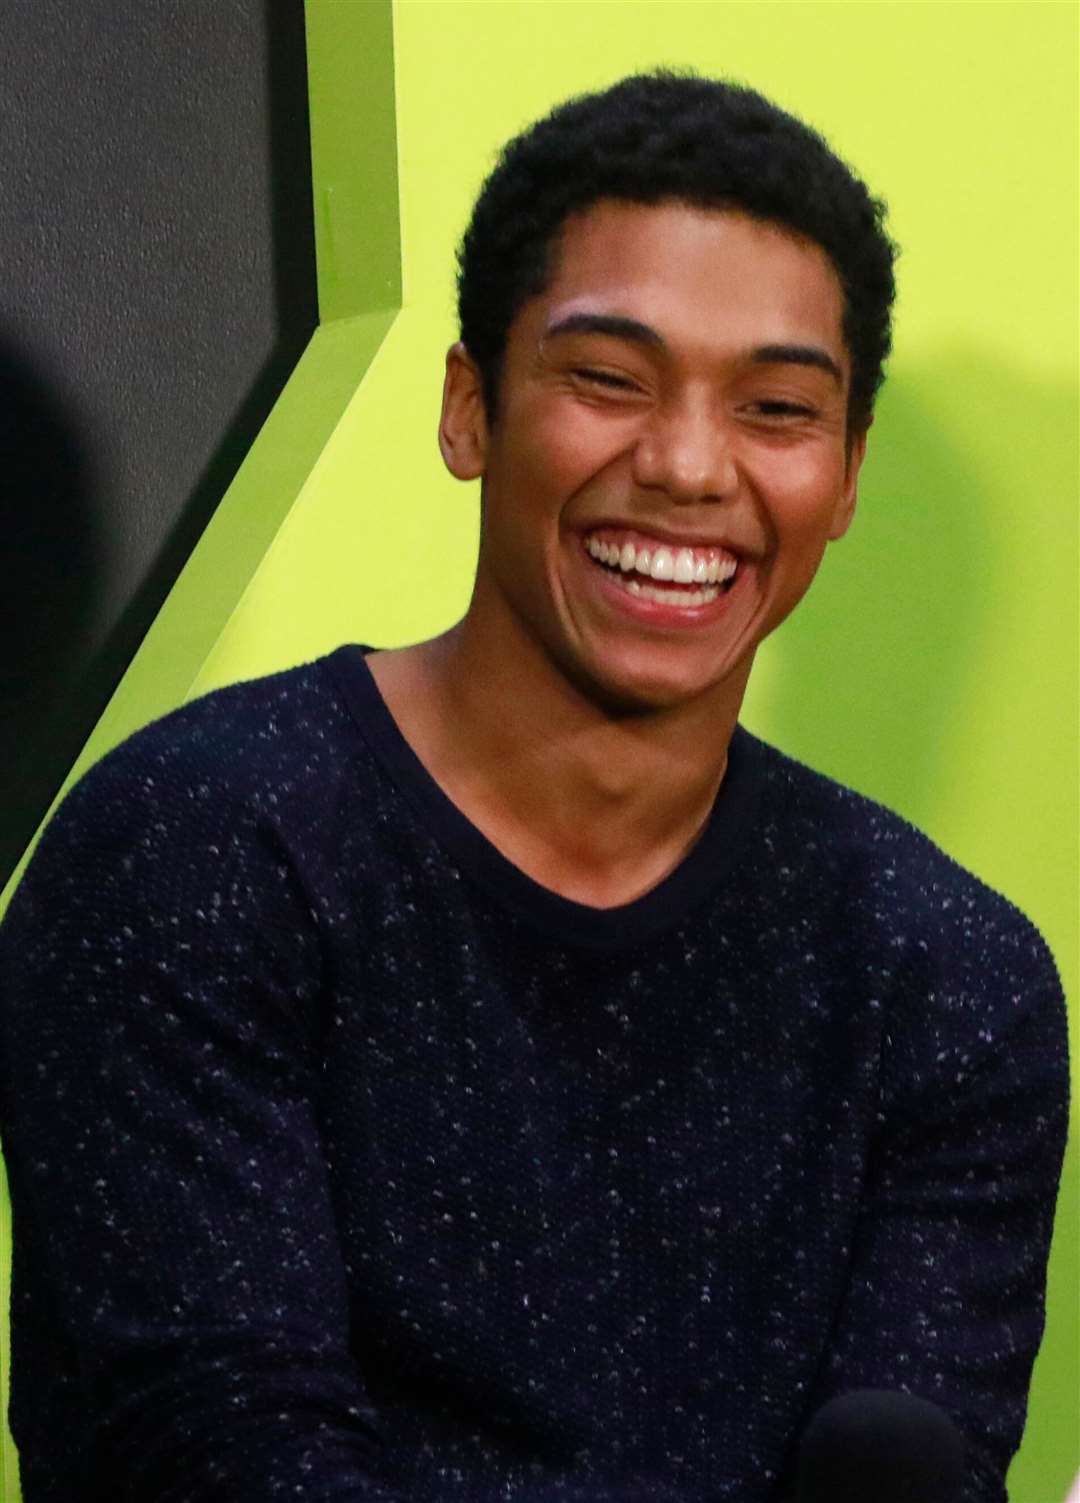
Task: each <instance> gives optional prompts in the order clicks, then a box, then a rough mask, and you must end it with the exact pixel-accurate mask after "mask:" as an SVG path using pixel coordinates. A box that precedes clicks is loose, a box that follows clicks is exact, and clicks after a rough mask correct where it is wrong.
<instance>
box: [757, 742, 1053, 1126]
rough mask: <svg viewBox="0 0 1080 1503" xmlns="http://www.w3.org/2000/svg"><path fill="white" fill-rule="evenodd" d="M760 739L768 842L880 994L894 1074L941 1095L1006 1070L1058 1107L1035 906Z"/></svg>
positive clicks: (851, 966)
mask: <svg viewBox="0 0 1080 1503" xmlns="http://www.w3.org/2000/svg"><path fill="white" fill-rule="evenodd" d="M755 752H756V755H757V758H758V761H759V766H760V777H761V800H760V810H761V821H760V826H759V828H760V830H761V832H762V836H763V843H764V844H765V845H766V846H768V845H769V844H771V845H772V847H773V851H774V853H775V854H774V856H773V858H772V859H773V860H774V861H775V860H776V859H777V857H779V858H780V860H782V861H783V862H785V863H787V864H789V865H790V866H791V869H792V870H793V871H796V872H797V873H798V877H797V879H796V885H797V886H798V888H799V893H798V894H797V895H796V896H795V898H794V901H795V902H796V904H797V905H805V906H806V907H807V908H810V907H812V908H813V909H814V910H815V912H816V913H817V914H818V915H819V917H820V916H823V917H822V918H821V928H822V929H823V930H824V931H825V933H826V934H827V935H828V942H829V948H830V954H831V957H832V964H833V966H834V968H835V970H836V972H837V973H838V974H842V975H843V976H846V977H847V982H848V985H849V987H850V989H851V990H852V991H853V993H857V994H858V995H866V996H870V997H872V998H876V1000H875V1001H873V1002H872V1003H871V1005H872V1006H874V1007H877V1008H880V1009H881V1011H880V1016H881V1020H882V1025H883V1030H884V1032H883V1044H884V1052H883V1062H884V1064H885V1079H886V1081H892V1082H893V1085H894V1086H895V1087H896V1088H897V1089H898V1090H901V1091H902V1092H909V1091H915V1093H916V1094H917V1095H919V1096H921V1097H923V1098H926V1099H931V1100H935V1101H938V1102H944V1101H947V1100H951V1099H952V1097H953V1095H954V1093H955V1091H956V1090H957V1089H958V1088H959V1087H960V1086H962V1085H963V1084H964V1082H966V1081H968V1080H971V1079H982V1080H984V1081H985V1080H987V1079H990V1078H1000V1077H1001V1075H1002V1074H1005V1075H1007V1076H1009V1077H1010V1079H1011V1078H1013V1077H1015V1079H1016V1080H1019V1079H1021V1078H1023V1079H1025V1080H1026V1081H1027V1082H1028V1085H1029V1086H1030V1088H1031V1089H1032V1090H1033V1091H1036V1092H1037V1093H1040V1094H1041V1096H1042V1098H1043V1100H1044V1102H1045V1103H1046V1110H1047V1112H1048V1113H1049V1112H1050V1111H1051V1108H1052V1106H1053V1109H1054V1110H1058V1109H1060V1110H1064V1105H1063V1103H1064V1102H1065V1099H1066V1097H1067V1092H1068V1087H1067V1059H1068V1044H1067V1028H1066V1017H1065V1003H1064V997H1063V994H1062V988H1061V982H1060V979H1059V976H1058V971H1057V967H1056V965H1055V963H1054V959H1053V956H1052V955H1051V953H1050V950H1049V948H1048V946H1047V944H1046V942H1045V940H1044V939H1043V936H1042V935H1041V934H1040V932H1039V930H1038V929H1037V928H1036V926H1035V925H1034V924H1033V923H1032V921H1031V920H1030V919H1029V918H1028V917H1027V915H1026V914H1024V913H1023V912H1022V911H1021V909H1020V908H1018V907H1017V906H1016V904H1015V903H1013V902H1011V901H1010V900H1009V899H1008V898H1007V897H1005V896H1004V895H1003V894H1002V893H1000V892H998V891H996V890H995V889H994V888H993V887H992V886H990V885H989V884H988V883H986V882H985V881H983V880H982V879H981V878H979V877H978V876H977V875H975V873H973V872H970V871H968V870H966V869H965V868H964V867H963V866H961V865H960V864H959V863H958V862H957V861H955V860H954V859H953V858H952V857H951V856H949V855H948V854H947V853H946V852H945V851H943V850H942V849H941V848H940V846H938V845H937V844H936V843H935V842H934V841H933V840H931V839H930V837H929V836H928V835H926V834H925V833H924V832H923V831H921V830H919V829H917V828H916V827H915V826H914V825H912V824H910V823H909V822H908V821H907V820H905V819H903V818H902V817H901V816H900V815H898V814H896V813H895V812H893V811H892V810H891V809H888V808H886V807H885V806H884V805H882V804H880V803H877V802H875V801H874V800H873V799H870V798H867V797H865V796H864V795H862V794H859V793H856V792H855V791H854V790H852V789H850V788H846V787H844V786H843V785H842V784H840V783H838V782H835V781H834V780H832V779H831V778H827V777H825V776H823V775H822V774H820V773H817V772H814V771H812V770H811V769H810V768H808V767H805V766H803V765H802V764H801V763H799V762H797V761H795V760H794V759H793V758H791V757H788V756H785V755H784V754H783V753H781V752H779V751H777V750H776V749H775V748H773V747H770V746H767V745H766V744H764V743H762V742H757V743H756V744H755ZM781 853H783V854H782V855H781Z"/></svg>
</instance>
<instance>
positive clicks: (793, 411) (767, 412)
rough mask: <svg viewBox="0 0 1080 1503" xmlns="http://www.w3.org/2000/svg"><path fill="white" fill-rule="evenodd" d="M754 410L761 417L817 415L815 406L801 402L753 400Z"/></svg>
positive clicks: (752, 409)
mask: <svg viewBox="0 0 1080 1503" xmlns="http://www.w3.org/2000/svg"><path fill="white" fill-rule="evenodd" d="M750 408H751V411H752V412H755V413H757V415H758V416H759V417H777V418H789V417H801V418H805V417H815V416H816V410H815V409H814V408H813V407H805V406H803V405H802V404H801V403H799V402H768V401H766V402H752V403H751V404H750Z"/></svg>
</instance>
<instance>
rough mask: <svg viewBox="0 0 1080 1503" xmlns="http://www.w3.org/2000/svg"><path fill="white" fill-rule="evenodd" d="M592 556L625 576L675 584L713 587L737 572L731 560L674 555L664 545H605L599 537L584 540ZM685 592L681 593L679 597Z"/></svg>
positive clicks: (682, 551)
mask: <svg viewBox="0 0 1080 1503" xmlns="http://www.w3.org/2000/svg"><path fill="white" fill-rule="evenodd" d="M585 547H586V550H587V552H588V553H589V556H590V557H591V558H595V559H596V560H597V561H598V562H599V563H601V564H606V565H607V566H608V568H610V569H619V570H621V571H622V573H623V574H631V573H636V574H640V575H643V576H644V577H645V578H646V579H656V580H659V581H660V582H661V583H662V584H663V583H669V582H670V583H672V584H676V585H690V584H693V585H707V586H712V585H716V584H719V583H721V582H722V581H725V580H728V579H730V578H731V577H732V575H733V574H734V573H735V570H736V567H737V565H736V562H735V560H734V559H732V558H725V559H721V558H716V557H713V558H706V557H705V555H704V554H695V553H694V550H693V549H692V548H679V549H677V550H676V551H675V552H672V550H671V549H670V548H667V547H664V546H663V545H662V544H661V545H660V546H659V547H657V548H655V549H652V548H635V546H634V544H633V543H631V542H626V543H623V544H622V546H621V547H620V546H619V544H618V543H605V542H604V541H603V540H602V539H600V538H597V537H589V538H586V540H585ZM683 593H684V592H682V591H680V597H681V596H682V594H683Z"/></svg>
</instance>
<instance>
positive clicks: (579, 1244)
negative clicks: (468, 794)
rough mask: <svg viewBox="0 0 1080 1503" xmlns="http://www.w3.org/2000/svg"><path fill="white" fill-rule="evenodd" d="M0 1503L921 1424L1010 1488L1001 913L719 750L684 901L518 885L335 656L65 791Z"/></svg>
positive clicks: (986, 1501) (773, 770)
mask: <svg viewBox="0 0 1080 1503" xmlns="http://www.w3.org/2000/svg"><path fill="white" fill-rule="evenodd" d="M0 975H2V1029H0V1039H2V1050H0V1065H2V1071H0V1081H2V1113H3V1115H2V1122H3V1129H4V1141H5V1145H6V1150H7V1155H8V1160H9V1169H10V1178H11V1191H12V1197H13V1206H14V1217H15V1220H14V1226H15V1270H14V1302H13V1328H14V1385H13V1392H14V1398H13V1409H12V1422H13V1428H14V1431H15V1435H16V1438H17V1441H18V1444H19V1445H20V1448H21V1451H22V1458H23V1477H24V1488H25V1496H26V1500H27V1503H54V1500H63V1503H85V1500H90V1499H98V1498H102V1499H104V1498H108V1499H109V1500H110V1503H121V1500H131V1503H136V1500H137V1503H165V1500H168V1503H180V1500H185V1503H195V1500H198V1503H209V1500H211V1499H212V1500H220V1503H248V1500H250V1503H256V1500H257V1503H267V1500H272V1499H278V1498H281V1499H294V1498H301V1499H304V1500H306V1503H316V1500H324V1499H326V1500H329V1499H334V1500H337V1503H343V1500H353V1499H355V1500H360V1499H379V1500H383V1499H389V1498H394V1499H401V1500H417V1503H427V1500H431V1503H435V1500H438V1503H450V1500H454V1499H462V1500H471V1503H475V1500H495V1499H505V1498H529V1499H544V1500H548V1499H578V1500H589V1503H592V1500H598V1499H611V1500H625V1499H636V1498H663V1499H670V1500H673V1503H674V1500H679V1503H696V1500H706V1499H709V1500H717V1499H730V1500H737V1503H765V1500H776V1499H780V1498H783V1497H785V1496H787V1494H788V1491H789V1488H790V1475H791V1460H792V1448H793V1446H794V1444H795V1443H796V1441H797V1438H798V1435H799V1433H800V1429H801V1427H802V1425H803V1424H804V1423H805V1421H806V1418H807V1416H808V1415H809V1414H810V1413H811V1412H812V1411H813V1410H814V1408H815V1407H816V1406H817V1405H818V1404H820V1403H821V1402H822V1401H823V1400H824V1399H825V1398H827V1397H829V1396H830V1395H832V1394H834V1393H836V1392H838V1391H841V1390H843V1389H846V1388H852V1387H862V1386H871V1387H897V1388H903V1389H907V1390H910V1391H914V1392H917V1393H921V1394H924V1395H926V1396H927V1397H928V1398H931V1399H933V1400H935V1401H936V1402H937V1403H939V1404H940V1405H942V1406H943V1407H944V1408H945V1409H946V1410H947V1411H948V1412H949V1413H950V1414H951V1415H952V1416H953V1417H954V1419H955V1420H956V1421H957V1422H958V1423H959V1424H960V1426H961V1427H962V1429H963V1431H964V1433H965V1435H966V1436H967V1438H968V1441H969V1447H970V1450H969V1466H968V1474H969V1480H968V1484H967V1491H966V1493H965V1499H966V1500H969V1503H974V1500H980V1503H991V1500H993V1503H997V1500H1001V1499H1003V1498H1004V1497H1005V1492H1004V1487H1003V1480H1002V1479H1003V1476H1004V1473H1005V1468H1006V1465H1007V1462H1008V1458H1009V1456H1010V1454H1011V1453H1012V1451H1013V1450H1014V1448H1015V1446H1016V1444H1017V1442H1018V1439H1019V1435H1020V1431H1021V1427H1022V1423H1023V1414H1024V1407H1025V1396H1026V1388H1027V1383H1028V1378H1029V1372H1030V1367H1031V1362H1032V1359H1033V1355H1034V1352H1035V1350H1036V1347H1037V1345H1038V1342H1039V1337H1040V1332H1041V1328H1042V1294H1043V1282H1044V1270H1045V1262H1046V1253H1047V1243H1048V1239H1049V1232H1050V1224H1051V1216H1052V1208H1053V1201H1054V1194H1055V1189H1056V1184H1057V1177H1058V1173H1059V1164H1060V1156H1061V1150H1062V1139H1063V1133H1064V1114H1065V1093H1066V1085H1065V1079H1066V1077H1065V1060H1064V1053H1065V1044H1064V1027H1063V1011H1062V1003H1061V997H1060V991H1059V987H1058V982H1057V978H1056V974H1055V971H1054V967H1053V963H1052V962H1051V960H1050V958H1049V957H1048V954H1047V952H1046V949H1045V947H1044V945H1043V943H1042V941H1041V940H1040V939H1039V937H1038V935H1037V933H1036V932H1035V931H1034V930H1033V929H1032V927H1031V926H1030V924H1029V923H1028V922H1027V921H1026V920H1025V919H1024V918H1023V917H1022V916H1021V915H1019V914H1018V913H1017V912H1016V910H1015V909H1013V908H1012V907H1011V906H1010V905H1009V904H1008V903H1006V902H1005V901H1004V900H1003V899H1002V898H1000V897H998V896H997V895H995V894H994V893H992V892H990V891H988V890H987V889H986V888H985V887H983V886H982V885H981V884H980V883H978V882H977V881H976V880H975V879H974V878H972V877H971V876H969V875H967V874H966V873H965V872H963V871H962V870H960V869H959V868H958V867H957V866H956V865H954V864H953V863H952V862H951V861H950V860H948V859H947V858H946V857H945V856H944V855H942V853H941V852H940V851H938V850H937V849H936V848H935V847H934V846H933V845H932V844H931V843H930V842H929V841H928V840H927V839H926V838H925V837H923V836H922V835H920V834H918V833H917V832H916V831H915V830H913V829H912V828H911V827H910V826H908V825H906V824H905V823H903V822H902V821H901V820H899V819H898V818H897V817H895V816H894V815H891V814H889V813H887V812H886V811H884V810H882V809H881V808H879V807H878V806H876V805H875V804H872V803H870V802H868V801H867V800H865V799H863V798H861V797H858V796H857V795H855V794H853V793H851V792H849V791H847V790H845V789H843V788H841V787H839V786H837V785H836V784H834V783H831V782H829V781H827V780H826V779H824V778H822V777H820V776H818V775H816V774H814V773H811V772H809V771H808V770H806V769H805V768H803V767H801V766H799V765H798V764H796V763H794V762H792V761H790V760H789V759H787V758H785V757H783V756H782V755H780V754H779V753H778V752H776V751H774V750H772V749H770V748H769V747H767V746H765V745H763V744H762V743H761V742H759V741H757V740H755V739H754V738H753V737H751V736H750V735H749V734H747V733H746V732H744V731H739V732H737V733H736V736H735V739H734V741H733V743H732V746H731V755H730V764H729V770H728V773H727V776H726V778H725V781H724V784H723V787H722V789H721V792H720V795H719V797H718V799H717V802H716V805H715V808H714V811H713V813H712V815H711V818H710V821H709V823H708V825H707V827H706V829H705V831H704V833H703V835H702V837H701V839H700V840H699V841H698V843H697V844H696V845H695V847H694V848H693V850H692V851H691V853H690V854H689V855H688V857H687V858H686V859H685V861H684V862H683V864H682V865H681V866H680V867H679V868H678V869H677V870H676V871H675V872H673V873H672V874H671V875H670V876H669V877H668V878H667V879H666V880H665V881H663V882H662V883H661V884H660V885H659V886H658V887H657V888H655V889H654V890H652V891H651V892H649V893H648V894H646V895H645V896H644V897H642V898H640V899H638V900H637V901H635V902H633V903H630V904H628V905H626V906H624V907H620V908H616V909H609V910H596V909H592V908H588V907H586V906H583V905H580V904H577V903H574V902H571V901H569V900H567V899H564V898H561V897H559V896H557V895H555V894H553V893H551V892H550V891H548V890H546V889H544V888H542V887H540V886H539V885H538V884H536V883H534V882H533V881H531V880H530V879H529V878H527V877H526V876H525V875H524V874H523V873H522V872H520V871H519V870H517V869H516V868H515V867H513V866H512V865H511V864H510V863H509V862H508V861H506V860H505V859H504V858H503V857H502V856H501V855H500V854H499V853H498V852H497V851H496V850H495V849H494V848H493V847H492V846H491V845H490V844H489V843H488V842H487V841H486V840H485V839H484V837H483V836H481V835H480V833H479V832H478V831H477V830H476V829H475V828H474V827H473V826H472V825H470V824H469V823H468V821H467V820H466V819H465V818H464V817H463V816H462V815H461V813H460V812H459V811H458V810H457V809H455V808H454V807H453V805H452V804H450V803H449V801H448V800H447V799H446V798H445V796H444V795H443V794H442V792H441V791H440V790H439V788H438V787H437V786H436V785H435V784H434V783H433V782H432V780H431V779H430V778H429V777H428V775H427V774H426V772H425V771H424V770H423V768H422V767H421V765H420V764H419V762H418V761H417V760H416V758H415V756H414V755H413V753H412V752H411V750H410V749H409V747H408V746H407V744H406V743H405V742H404V740H403V739H402V737H401V735H400V733H399V732H398V730H397V728H396V726H395V724H394V722H393V720H392V718H391V717H390V715H389V713H388V711H387V710H386V708H385V706H384V704H383V702H382V700H381V698H380V697H379V694H378V691H377V690H376V688H375V685H374V682H373V680H372V679H371V676H370V674H369V673H368V670H367V668H366V666H365V663H364V659H363V652H362V649H360V648H356V647H352V648H343V649H341V650H340V651H339V652H338V653H336V654H333V655H331V656H330V657H329V658H326V659H323V660H322V661H320V662H318V663H315V664H311V665H308V666H306V667H304V668H301V669H297V670H294V671H290V672H288V673H285V674H280V675H276V676H274V677H272V678H268V679H263V680H259V681H257V682H255V683H251V684H245V685H241V686H238V687H235V688H231V689H227V690H224V691H222V692H220V693H216V694H214V695H211V696H209V697H207V698H205V699H203V700H201V701H198V702H196V703H194V704H191V705H189V706H187V707H186V708H184V709H182V710H180V711H179V712H177V713H176V714H175V715H172V716H169V717H167V718H166V719H164V720H162V721H159V722H157V723H156V724H154V725H152V726H150V727H149V728H148V729H146V730H145V731H143V732H141V733H139V734H138V735H137V736H135V737H134V738H132V739H131V740H129V741H128V742H127V743H126V744H125V745H124V746H123V747H121V748H120V749H119V750H117V751H116V752H114V753H113V754H112V755H110V756H109V757H107V758H106V759H105V761H104V762H103V763H101V764H100V765H99V766H98V767H97V768H96V769H94V770H93V771H92V772H91V773H90V774H89V775H88V776H87V777H86V778H84V779H83V781H82V782H81V783H80V784H79V785H78V786H77V787H76V789H75V790H74V791H73V792H72V793H71V795H70V796H69V797H68V799H67V801H66V803H65V805H64V808H63V810H62V812H61V813H60V815H59V816H58V817H57V818H56V819H55V820H54V821H53V822H52V824H51V826H50V827H49V829H48V831H47V832H46V835H45V837H44V839H43V841H42V843H41V846H40V849H39V851H38V854H37V856H36V858H35V860H34V861H33V863H32V866H31V869H30V872H29V874H28V875H27V877H26V878H25V880H24V881H23V883H22V885H21V887H20V889H19V891H18V893H17V895H16V898H15V900H14V903H13V905H12V908H11V911H10V913H9V916H8V918H7V920H6V922H5V924H4V926H3V928H2V930H0Z"/></svg>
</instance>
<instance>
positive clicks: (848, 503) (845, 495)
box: [829, 424, 869, 543]
mask: <svg viewBox="0 0 1080 1503" xmlns="http://www.w3.org/2000/svg"><path fill="white" fill-rule="evenodd" d="M868 429H869V424H867V427H866V428H864V429H863V430H862V432H860V433H856V434H855V436H854V437H853V438H852V440H851V447H850V449H849V451H848V458H847V468H846V470H845V473H844V488H843V491H842V493H841V495H840V497H839V500H838V501H837V504H836V510H835V512H834V514H833V521H832V526H831V527H830V528H829V541H830V542H833V543H835V542H836V540H837V539H838V538H842V537H843V536H844V533H845V532H847V530H848V528H849V527H850V526H851V523H852V520H853V519H854V516H855V505H856V502H857V500H858V491H859V471H860V470H861V469H862V462H863V460H864V459H865V458H866V435H867V431H868Z"/></svg>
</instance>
